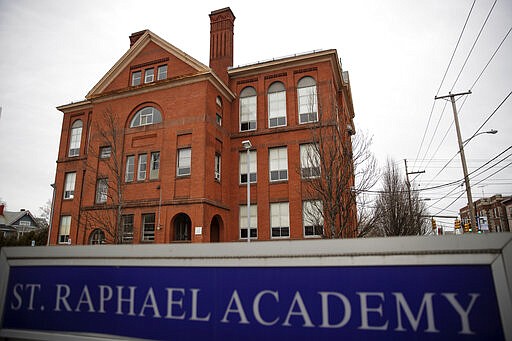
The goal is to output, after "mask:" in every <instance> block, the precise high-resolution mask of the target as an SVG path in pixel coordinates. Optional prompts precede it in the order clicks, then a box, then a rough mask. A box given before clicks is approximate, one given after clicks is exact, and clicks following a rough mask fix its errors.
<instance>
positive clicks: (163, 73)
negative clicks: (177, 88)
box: [156, 65, 167, 80]
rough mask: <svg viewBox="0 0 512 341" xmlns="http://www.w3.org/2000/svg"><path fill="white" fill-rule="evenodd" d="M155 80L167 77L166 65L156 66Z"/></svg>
mask: <svg viewBox="0 0 512 341" xmlns="http://www.w3.org/2000/svg"><path fill="white" fill-rule="evenodd" d="M156 77H157V80H162V79H166V78H167V65H160V66H159V67H158V75H157V76H156Z"/></svg>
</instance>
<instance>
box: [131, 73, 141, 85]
mask: <svg viewBox="0 0 512 341" xmlns="http://www.w3.org/2000/svg"><path fill="white" fill-rule="evenodd" d="M141 80H142V71H140V70H139V71H134V72H132V86H137V85H140V82H141Z"/></svg>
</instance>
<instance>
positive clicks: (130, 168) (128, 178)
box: [124, 155, 135, 182]
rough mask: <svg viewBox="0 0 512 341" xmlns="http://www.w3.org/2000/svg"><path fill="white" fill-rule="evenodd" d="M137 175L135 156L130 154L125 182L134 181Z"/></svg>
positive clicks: (127, 160) (127, 158)
mask: <svg viewBox="0 0 512 341" xmlns="http://www.w3.org/2000/svg"><path fill="white" fill-rule="evenodd" d="M134 175H135V156H133V155H130V156H127V157H126V171H125V174H124V181H125V182H132V181H133V177H134Z"/></svg>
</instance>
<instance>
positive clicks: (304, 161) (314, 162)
mask: <svg viewBox="0 0 512 341" xmlns="http://www.w3.org/2000/svg"><path fill="white" fill-rule="evenodd" d="M320 172H321V168H320V156H319V155H318V145H315V144H313V143H307V144H301V145H300V174H301V177H302V178H303V179H315V178H319V177H320Z"/></svg>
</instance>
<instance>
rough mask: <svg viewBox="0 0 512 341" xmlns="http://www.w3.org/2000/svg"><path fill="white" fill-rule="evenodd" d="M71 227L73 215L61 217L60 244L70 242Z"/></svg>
mask: <svg viewBox="0 0 512 341" xmlns="http://www.w3.org/2000/svg"><path fill="white" fill-rule="evenodd" d="M70 229H71V216H69V215H64V216H61V217H60V226H59V244H67V243H68V242H69V230H70Z"/></svg>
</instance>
